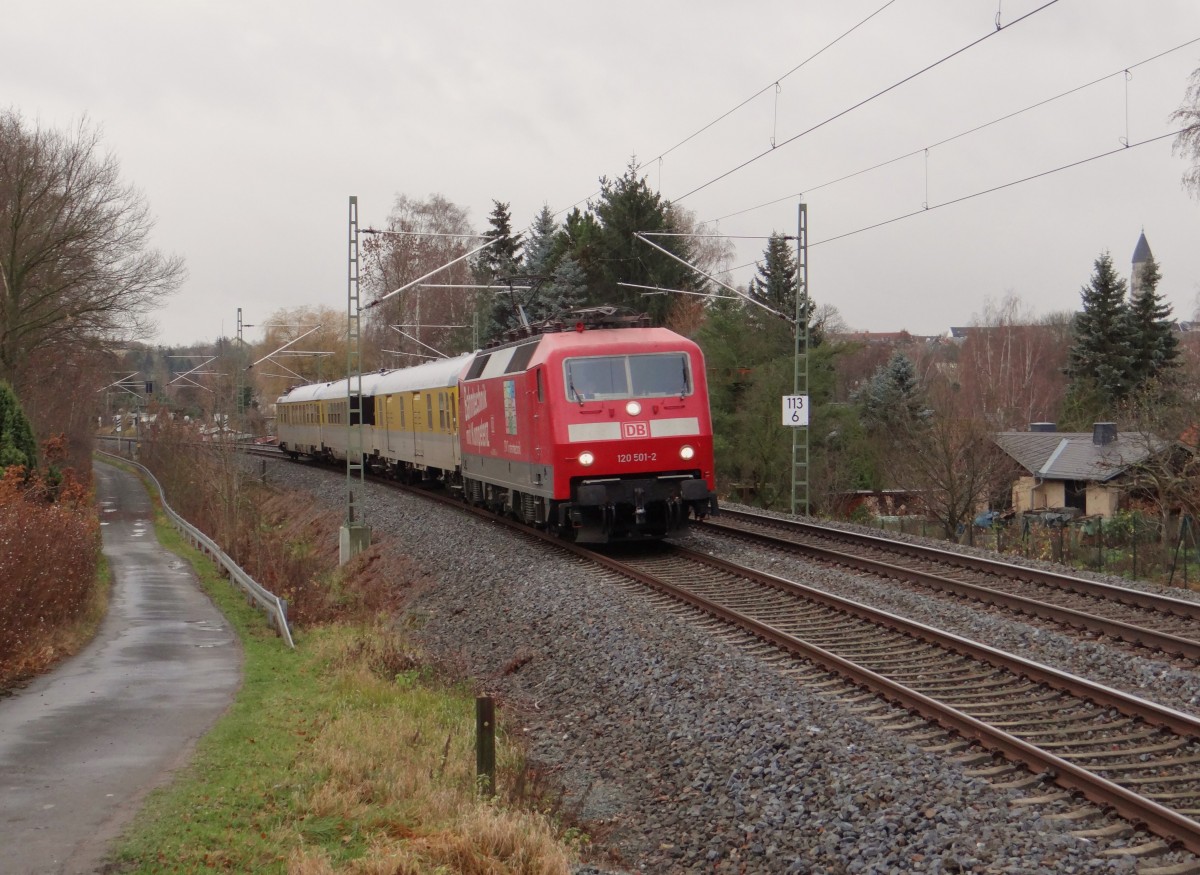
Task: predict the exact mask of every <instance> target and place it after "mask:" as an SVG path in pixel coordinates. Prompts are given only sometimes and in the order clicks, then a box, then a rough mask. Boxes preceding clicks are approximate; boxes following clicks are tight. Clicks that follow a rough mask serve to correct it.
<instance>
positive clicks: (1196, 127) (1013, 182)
mask: <svg viewBox="0 0 1200 875" xmlns="http://www.w3.org/2000/svg"><path fill="white" fill-rule="evenodd" d="M1194 130H1200V124H1197V125H1192V126H1191V127H1187V128H1182V129H1180V130H1178V131H1169V132H1168V133H1165V134H1159V135H1158V136H1157V137H1150V138H1149V139H1146V140H1142V141H1140V142H1137V143H1129V144H1128V145H1122V146H1120V147H1119V148H1116V149H1110V150H1109V151H1107V152H1101V153H1099V154H1098V155H1092V156H1091V157H1089V158H1081V159H1080V160H1078V161H1072V162H1071V163H1070V164H1063V165H1061V166H1059V167H1054V168H1051V169H1050V170H1043V171H1042V172H1041V173H1035V174H1033V175H1032V176H1025V177H1023V178H1021V179H1014V180H1011V181H1010V182H1005V183H1003V184H1001V185H996V186H992V187H991V188H985V189H983V190H982V191H977V192H974V193H972V194H966V195H963V196H962V197H956V198H953V199H952V200H948V201H943V202H942V203H940V204H933V205H927V206H924V207H922V208H921V209H919V210H913V211H912V212H909V213H904V214H903V215H900V216H894V217H893V218H891V219H885V220H884V221H882V222H876V223H875V224H873V225H867V226H865V227H862V228H857V229H855V230H854V231H847V232H846V233H844V234H836V235H834V236H833V237H826V238H825V239H824V240H818V241H817V242H816V243H810V244H808V245H809V246H810V247H813V246H820V245H821V244H822V243H832V242H833V241H835V240H842V239H844V238H846V237H853V236H854V235H855V234H862V233H864V232H866V231H873V230H875V229H876V228H882V227H884V226H885V225H892V224H895V223H896V222H901V221H903V220H905V219H911V218H912V217H913V216H919V215H921V214H923V213H929V212H932V211H933V210H940V209H941V208H942V207H949V206H953V205H954V204H960V203H962V202H963V201H969V200H972V199H973V198H977V197H983V196H984V195H986V194H993V193H994V192H997V191H1003V190H1004V189H1006V188H1012V187H1013V186H1015V185H1020V184H1021V183H1024V182H1032V181H1033V180H1035V179H1041V178H1042V177H1045V176H1050V175H1052V174H1055V173H1059V172H1061V171H1063V170H1070V169H1071V168H1073V167H1080V166H1082V165H1084V164H1089V163H1091V162H1092V161H1098V160H1099V159H1101V158H1108V157H1109V156H1111V155H1116V154H1118V153H1121V152H1128V151H1129V150H1130V149H1136V148H1137V147H1139V146H1145V145H1148V144H1150V143H1156V142H1158V141H1159V140H1165V139H1166V138H1167V137H1175V136H1180V135H1182V134H1186V133H1188V132H1190V131H1194Z"/></svg>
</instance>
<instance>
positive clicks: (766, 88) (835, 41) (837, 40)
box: [526, 0, 896, 230]
mask: <svg viewBox="0 0 1200 875" xmlns="http://www.w3.org/2000/svg"><path fill="white" fill-rule="evenodd" d="M895 2H896V0H887V2H886V3H884V4H883V5H882V6H880V7H879V8H878V9H876V10H875V11H874V12H872V13H871V14H870V15H868V16H867V17H866V18H864V19H862V20H861V21H859V22H858V23H857V24H855V25H854V26H853V27H851V28H850V29H849V30H846V31H844V32H843V33H842V34H841V35H840V36H838V37H836V38H835V39H833V40H831V41H830V42H828V43H826V44H825V45H823V46H822V47H821V48H819V49H817V51H815V52H813V53H812V54H811V55H809V56H808V57H807V58H805V59H804V60H803V61H801V62H800V63H799V64H797V65H796V66H794V67H792V69H790V70H788V71H787V72H786V73H784V74H783V75H782V76H779V77H778V78H776V79H774V80H772V81H771V82H770V83H768V84H766V85H764V86H763V87H762V88H760V89H758V91H755V92H754V93H753V94H751V95H750V96H749V97H747V98H746V99H745V100H743V101H742V102H741V103H739V104H738V105H737V106H735V107H733V108H732V109H728V110H726V111H725V112H723V113H721V114H720V115H719V116H717V117H716V118H715V119H713V120H712V121H710V122H709V123H708V124H706V125H704V126H703V127H701V128H699V129H698V130H696V131H693V132H692V133H691V134H688V135H687V136H686V137H684V138H683V139H682V140H680V141H679V142H678V143H676V144H675V145H674V146H672V147H671V148H669V149H667V150H666V151H664V152H660V153H659V154H658V155H657V156H655V157H654V158H651V159H650V160H649V161H643V162H641V163H640V164H639V165H638V168H637V169H639V170H640V169H641V168H642V167H645V166H646V165H648V164H653V163H654V162H656V161H659V162H661V161H662V160H663V159H664V158H666V157H667V156H668V155H670V154H671V153H672V152H674V151H675V150H676V149H678V148H679V147H680V146H683V145H684V144H686V143H688V142H690V141H691V140H694V139H695V138H696V137H698V136H700V135H701V134H703V133H704V132H705V131H707V130H708V129H709V128H712V127H713V126H715V125H718V124H720V123H721V122H723V121H724V120H725V119H727V118H729V116H731V115H733V114H734V113H735V112H737V111H738V110H739V109H741V108H742V107H744V106H746V105H747V104H748V103H751V102H752V101H754V99H755V98H757V97H760V96H762V95H763V94H765V93H766V92H767V91H769V90H771V89H772V88H775V89H778V88H779V83H780V82H782V81H783V80H784V79H786V78H787V77H789V76H791V75H792V74H793V73H796V72H798V71H799V70H800V68H802V67H804V66H805V65H806V64H808V63H809V62H811V61H814V60H816V59H817V58H818V57H820V56H821V55H822V54H824V53H825V52H826V51H828V50H829V49H831V48H833V47H834V46H835V45H837V44H838V43H840V42H841V41H842V40H843V39H845V38H846V37H848V36H849V35H850V34H852V33H854V31H856V30H858V29H859V28H860V27H862V26H863V25H865V24H866V23H867V22H869V21H870V20H871V19H872V18H874V17H875V16H876V15H879V13H881V12H883V11H884V10H885V9H887V8H888V7H889V6H891V5H892V4H893V3H895ZM771 139H772V146H773V145H774V137H772V138H771ZM601 191H602V189H601ZM598 194H600V191H594V192H592V193H591V194H589V195H588V196H587V197H585V198H581V199H580V200H577V201H575V203H573V204H571V205H570V206H569V207H564V208H563V209H561V210H559V211H558V212H556V213H554V215H555V216H556V217H557V216H561V215H563V214H564V213H567V212H570V211H571V210H573V209H576V208H577V207H580V206H582V205H583V204H586V203H588V202H589V201H591V199H592V198H594V197H596V195H598ZM526 230H528V229H526Z"/></svg>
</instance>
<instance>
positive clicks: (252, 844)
mask: <svg viewBox="0 0 1200 875" xmlns="http://www.w3.org/2000/svg"><path fill="white" fill-rule="evenodd" d="M156 529H157V532H158V537H159V540H160V542H161V543H162V544H163V545H164V546H165V547H166V548H167V549H169V550H171V551H173V552H175V553H177V554H179V555H181V556H182V557H183V558H185V559H188V560H189V561H191V563H192V565H193V567H195V568H196V570H197V573H198V574H199V576H200V579H201V585H202V586H203V588H204V590H205V592H207V593H208V595H209V596H210V597H211V598H212V600H213V601H214V602H215V603H216V605H217V607H218V608H220V610H221V611H222V613H224V614H225V616H226V618H228V620H229V621H230V623H231V624H232V625H233V627H234V628H235V629H236V631H237V633H238V635H239V637H240V638H241V640H242V647H243V651H244V653H245V661H244V665H243V672H244V677H243V682H242V687H241V690H240V691H239V692H238V695H237V698H236V700H235V701H234V703H233V705H232V707H231V708H230V710H229V712H228V713H227V714H226V715H225V716H224V717H223V718H222V719H221V720H220V721H219V722H218V724H217V725H216V727H214V729H213V730H212V731H211V732H210V733H209V734H208V735H206V736H205V737H204V738H203V739H201V741H200V742H199V744H198V745H197V748H196V753H195V757H194V760H193V762H192V764H191V766H190V767H189V768H187V769H186V770H185V771H184V772H183V773H182V774H181V775H180V776H179V777H178V778H177V779H176V780H175V781H174V783H172V784H171V786H170V787H168V788H165V789H162V790H159V791H156V792H155V793H154V794H152V796H151V797H150V799H149V800H148V801H147V803H146V805H145V807H144V808H143V810H142V814H141V815H140V816H139V817H138V818H137V820H136V822H135V825H134V827H133V829H132V830H131V831H130V832H129V833H128V836H127V838H126V839H125V840H124V841H123V842H122V843H121V845H120V849H119V852H118V855H117V859H118V860H119V861H120V862H121V863H122V866H121V871H127V872H190V871H203V870H205V869H212V868H226V867H228V866H230V865H232V866H233V868H234V869H235V870H238V871H251V870H260V869H261V870H263V871H284V860H283V859H282V858H281V854H280V849H279V847H278V845H277V842H272V841H269V840H268V839H269V837H270V836H271V835H272V834H273V833H274V832H275V830H276V829H277V828H278V827H279V825H280V823H281V822H282V820H283V818H282V816H281V804H283V806H284V808H286V801H287V800H286V797H287V796H288V795H289V793H290V791H291V788H289V787H288V786H286V785H281V784H280V783H279V776H280V775H284V774H287V773H288V772H289V771H290V769H291V766H292V765H293V763H294V762H295V761H296V759H297V757H299V756H300V755H301V754H302V752H303V749H304V744H305V732H306V731H307V730H308V729H309V728H310V727H311V723H312V721H313V720H315V719H317V718H318V716H319V714H318V712H317V706H316V705H315V704H314V703H316V702H318V701H320V699H321V695H320V692H321V691H320V688H319V685H318V683H317V675H316V674H315V673H314V671H313V669H312V666H311V665H308V664H306V663H307V662H308V661H307V660H306V659H304V658H303V657H302V656H300V655H298V654H296V653H294V652H292V651H290V650H288V649H287V647H286V646H284V645H283V643H282V642H281V641H280V640H279V639H278V638H277V637H276V635H275V634H274V631H273V630H272V629H270V627H269V626H268V625H267V622H266V619H265V617H264V616H263V615H262V614H261V613H259V612H258V611H257V610H255V609H254V608H253V607H251V606H250V605H248V604H247V602H246V599H245V597H244V596H242V594H241V592H240V591H239V590H237V589H235V588H234V587H233V586H231V585H230V584H229V582H228V581H227V580H226V579H224V578H223V577H222V576H221V575H220V574H219V573H218V571H217V569H216V567H215V566H213V565H212V563H210V562H209V561H208V560H207V559H206V558H204V557H203V556H202V555H201V554H200V553H199V552H198V551H196V550H194V549H192V548H191V546H190V545H188V544H187V543H186V541H185V540H184V539H183V538H182V537H181V536H180V535H179V534H178V532H176V531H175V529H174V528H173V527H172V526H170V525H169V524H164V523H163V521H162V519H158V520H157V521H156Z"/></svg>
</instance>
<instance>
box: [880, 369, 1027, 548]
mask: <svg viewBox="0 0 1200 875" xmlns="http://www.w3.org/2000/svg"><path fill="white" fill-rule="evenodd" d="M930 400H931V402H932V403H931V406H930V409H928V410H927V411H925V414H924V415H923V416H921V417H919V418H908V419H905V420H904V421H897V422H895V423H894V428H895V446H894V447H893V448H892V452H891V454H890V456H889V458H890V459H891V463H890V464H891V466H892V471H893V473H894V477H895V481H896V482H897V483H899V484H902V485H903V486H904V487H905V488H907V489H909V490H911V491H913V492H915V493H917V494H919V495H920V496H921V499H922V503H923V504H924V505H925V509H926V511H927V513H928V514H929V515H930V516H931V517H933V518H934V519H935V520H937V521H938V523H940V524H941V526H942V530H943V532H944V533H945V536H946V537H947V538H949V539H953V538H954V537H955V536H956V534H957V532H958V530H959V527H960V526H965V525H970V523H971V520H972V518H973V517H974V516H975V513H976V511H977V510H979V509H982V508H983V507H984V506H985V505H986V504H987V503H988V502H989V500H990V499H992V498H993V497H994V496H996V495H997V494H998V493H999V492H1001V491H1002V490H1003V489H1004V486H1005V485H1006V484H1007V483H1008V482H1009V481H1008V479H1007V475H1008V474H1009V473H1010V471H1011V468H1012V463H1011V461H1010V460H1008V459H1007V457H1006V456H1005V455H1004V453H1003V452H1001V451H1000V449H999V447H997V446H996V445H995V443H994V442H993V441H992V433H991V430H990V429H989V428H988V426H987V424H986V423H984V422H982V421H980V420H978V419H975V418H974V417H972V416H970V415H965V411H964V410H963V409H962V399H961V398H959V397H958V393H957V392H956V391H955V390H954V389H953V388H952V387H951V386H949V385H940V386H937V387H935V388H934V389H933V390H932V391H931V392H930Z"/></svg>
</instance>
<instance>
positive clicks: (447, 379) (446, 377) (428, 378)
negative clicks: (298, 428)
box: [279, 352, 475, 404]
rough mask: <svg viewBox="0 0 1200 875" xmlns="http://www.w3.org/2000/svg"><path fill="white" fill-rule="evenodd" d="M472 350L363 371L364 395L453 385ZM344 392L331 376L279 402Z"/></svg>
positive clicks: (322, 398)
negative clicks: (387, 369)
mask: <svg viewBox="0 0 1200 875" xmlns="http://www.w3.org/2000/svg"><path fill="white" fill-rule="evenodd" d="M474 357H475V353H473V352H471V353H465V354H463V355H460V356H455V357H454V358H449V359H438V360H437V361H432V362H426V363H424V364H420V365H414V366H413V367H411V368H396V369H394V370H390V371H372V372H370V373H368V374H363V375H362V393H363V395H386V394H388V393H390V392H413V391H419V390H422V389H438V388H443V387H448V386H454V385H456V384H457V382H458V375H459V373H460V372H461V371H462V369H463V368H464V367H466V366H468V365H469V364H470V363H471V359H473V358H474ZM346 394H347V386H346V380H345V379H344V378H343V379H341V380H332V381H330V382H328V383H309V384H308V385H306V386H297V387H295V388H294V389H290V390H289V391H288V392H286V393H285V394H283V395H282V396H280V398H279V402H282V403H285V404H296V403H303V402H306V401H327V400H330V399H334V398H345V397H346Z"/></svg>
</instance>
